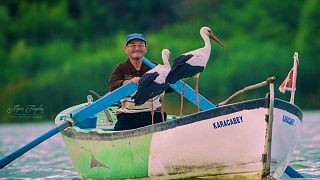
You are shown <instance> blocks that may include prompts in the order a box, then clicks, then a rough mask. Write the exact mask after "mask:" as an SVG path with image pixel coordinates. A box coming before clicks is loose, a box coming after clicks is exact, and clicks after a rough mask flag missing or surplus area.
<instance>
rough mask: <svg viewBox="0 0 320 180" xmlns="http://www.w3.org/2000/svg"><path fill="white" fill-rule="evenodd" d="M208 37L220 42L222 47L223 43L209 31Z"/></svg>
mask: <svg viewBox="0 0 320 180" xmlns="http://www.w3.org/2000/svg"><path fill="white" fill-rule="evenodd" d="M209 37H210V38H211V39H213V40H215V41H216V42H217V43H218V44H220V45H221V46H222V47H224V45H223V43H222V42H221V41H220V40H219V39H218V38H217V37H216V36H215V35H214V34H213V33H210V35H209Z"/></svg>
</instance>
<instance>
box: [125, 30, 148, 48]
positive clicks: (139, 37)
mask: <svg viewBox="0 0 320 180" xmlns="http://www.w3.org/2000/svg"><path fill="white" fill-rule="evenodd" d="M133 39H140V40H142V41H144V43H145V44H147V41H146V39H145V37H144V35H143V34H139V33H133V34H129V35H128V36H127V39H126V45H127V44H128V42H129V41H131V40H133Z"/></svg>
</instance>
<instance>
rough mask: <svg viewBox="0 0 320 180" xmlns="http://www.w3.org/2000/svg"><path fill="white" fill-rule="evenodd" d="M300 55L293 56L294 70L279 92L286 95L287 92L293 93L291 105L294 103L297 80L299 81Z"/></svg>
mask: <svg viewBox="0 0 320 180" xmlns="http://www.w3.org/2000/svg"><path fill="white" fill-rule="evenodd" d="M298 64H299V60H298V53H297V52H295V53H294V56H293V68H292V69H291V70H290V72H289V74H288V76H287V77H286V79H285V80H284V81H283V82H282V83H281V85H280V87H279V91H280V92H282V93H285V92H286V90H288V91H291V100H290V102H291V103H294V93H295V90H296V79H297V70H298Z"/></svg>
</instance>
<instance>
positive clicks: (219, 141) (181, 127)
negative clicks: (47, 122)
mask: <svg viewBox="0 0 320 180" xmlns="http://www.w3.org/2000/svg"><path fill="white" fill-rule="evenodd" d="M271 85H272V88H271ZM89 103H90V102H88V103H83V104H80V105H77V106H73V107H71V108H68V109H66V110H64V111H62V112H61V113H59V114H58V115H57V117H56V119H55V122H56V124H59V123H61V121H64V120H66V119H67V118H69V117H72V114H74V113H75V112H77V111H79V110H80V109H82V108H84V107H85V106H87V105H88V104H89ZM107 110H108V111H109V112H110V113H111V115H112V118H113V120H114V121H113V122H115V121H116V118H115V116H114V111H115V108H114V107H109V108H107ZM84 122H86V124H79V125H78V126H80V127H77V126H73V127H71V128H67V129H65V130H63V131H62V132H61V133H62V136H63V139H64V142H65V144H66V147H67V149H68V152H69V155H70V157H71V160H72V163H73V165H74V167H75V169H76V171H77V172H78V173H79V174H80V175H81V176H82V177H85V178H93V179H118V178H144V177H151V178H159V179H169V178H170V179H174V178H181V177H201V176H210V177H211V178H217V179H220V178H224V177H225V178H239V177H243V178H247V177H248V178H257V179H260V178H266V177H272V178H276V179H278V178H279V177H280V176H281V175H282V173H283V172H284V171H285V169H286V167H287V165H288V163H289V161H290V158H291V156H292V154H293V151H294V149H295V146H296V144H297V139H298V137H299V132H300V128H301V124H302V111H301V110H300V109H299V108H298V107H297V106H296V105H294V104H292V103H289V102H286V101H283V100H280V99H276V98H274V95H273V84H272V83H271V84H270V93H269V96H267V97H263V98H260V99H254V100H249V101H243V102H238V103H234V104H228V105H223V106H221V107H217V108H214V109H209V110H206V111H202V112H200V113H195V114H191V115H188V116H186V117H183V118H181V119H177V118H176V117H175V116H169V118H168V121H167V122H164V123H159V124H155V125H150V126H146V127H141V128H138V129H132V130H125V131H113V129H112V128H113V124H114V123H113V124H110V123H109V124H108V121H107V120H106V116H105V113H104V112H103V111H102V112H100V113H98V114H97V115H96V116H93V117H90V118H89V119H88V120H86V121H84ZM90 122H91V123H90Z"/></svg>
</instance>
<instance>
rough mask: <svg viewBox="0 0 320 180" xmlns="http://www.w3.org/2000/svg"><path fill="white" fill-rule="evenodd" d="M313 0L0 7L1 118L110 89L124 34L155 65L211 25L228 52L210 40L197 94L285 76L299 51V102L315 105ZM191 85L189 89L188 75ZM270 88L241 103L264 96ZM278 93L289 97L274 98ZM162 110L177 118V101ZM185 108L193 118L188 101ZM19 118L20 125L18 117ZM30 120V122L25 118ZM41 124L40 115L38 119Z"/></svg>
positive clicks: (197, 42) (318, 95)
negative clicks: (143, 47) (18, 109)
mask: <svg viewBox="0 0 320 180" xmlns="http://www.w3.org/2000/svg"><path fill="white" fill-rule="evenodd" d="M319 8H320V3H319V2H318V1H317V0H307V1H299V0H293V1H275V0H272V1H257V0H249V1H244V0H237V1H220V0H203V1H197V0H177V1H170V0H162V1H138V0H132V1H126V0H117V1H115V0H113V1H103V0H97V1H86V0H68V1H64V0H57V1H18V0H11V1H6V0H4V1H0V24H1V26H0V47H1V49H0V59H1V62H0V63H1V66H0V73H1V74H0V90H1V93H0V122H1V121H2V122H8V121H12V120H13V119H10V118H9V117H8V112H7V110H8V108H10V107H12V106H14V105H16V104H21V105H24V106H25V105H28V104H31V105H32V104H33V105H41V104H42V105H43V107H44V119H52V118H54V116H55V115H56V114H57V113H58V112H60V111H61V110H63V109H65V108H67V107H69V106H72V105H76V104H79V103H82V102H84V101H86V95H87V94H89V92H88V90H89V89H92V90H95V91H97V92H98V93H100V94H104V93H106V92H108V80H109V76H110V74H111V72H112V70H113V68H114V67H115V66H116V64H118V63H120V62H121V61H123V60H125V59H126V58H127V57H126V55H125V53H124V51H123V47H124V43H125V38H126V34H128V33H132V32H141V33H145V35H146V37H147V40H148V53H147V54H146V56H147V57H148V58H149V59H151V60H153V61H156V62H158V63H162V62H161V50H162V49H164V48H168V49H169V50H170V51H171V60H173V59H174V58H175V57H177V56H179V55H180V54H182V53H184V52H187V51H190V50H193V49H196V48H199V47H201V46H203V41H202V39H201V37H200V35H199V29H200V27H201V26H208V27H210V28H211V29H212V31H213V32H214V33H215V34H216V36H217V37H218V38H219V39H221V40H222V41H223V42H224V44H225V47H224V48H222V47H221V46H219V45H217V44H216V43H215V42H214V41H212V52H211V57H210V60H209V63H208V66H207V68H206V70H205V71H204V72H203V73H202V74H201V76H200V92H201V94H202V95H204V96H205V97H207V98H208V99H210V100H211V101H212V102H214V103H216V104H217V103H219V102H221V101H223V100H224V99H226V98H227V97H228V96H230V95H231V94H232V93H234V92H235V91H237V90H239V89H242V88H243V87H245V86H248V85H252V84H255V83H258V82H260V81H263V80H265V79H266V78H267V77H269V76H272V75H275V76H276V77H277V81H276V84H275V85H276V87H278V86H279V85H280V83H281V81H282V80H283V79H284V78H285V77H286V75H287V73H288V72H289V70H290V68H291V67H292V63H293V59H292V56H293V53H294V52H295V51H298V52H299V59H300V64H299V69H298V80H297V85H298V87H297V92H296V97H297V98H296V103H297V104H298V105H299V106H300V107H302V108H320V103H319V102H318V99H320V84H319V83H315V82H317V78H318V77H319V76H320V69H319V68H320V61H319V60H318V56H317V52H318V51H319V49H320V41H317V37H316V35H317V34H319V31H320V24H319V21H318V17H319V11H318V9H319ZM188 83H189V84H190V85H191V86H193V85H194V79H193V78H190V79H189V80H188ZM266 92H267V88H261V89H258V90H255V91H251V92H248V93H245V94H243V95H241V96H240V97H239V98H238V100H244V99H249V98H256V97H262V96H264V94H265V93H266ZM276 95H277V97H280V98H284V99H289V98H290V95H289V93H287V94H281V93H278V92H276ZM166 99H167V100H166V102H167V105H166V106H167V111H168V112H169V113H178V108H177V106H178V104H177V102H178V101H179V99H180V97H179V95H177V93H170V94H168V95H167V96H166ZM186 106H187V110H186V111H187V112H194V111H195V110H196V109H195V107H194V106H193V105H191V104H190V103H187V102H186ZM18 120H19V121H20V120H21V121H22V120H24V119H18ZM31 120H33V119H31ZM36 120H38V119H36Z"/></svg>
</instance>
